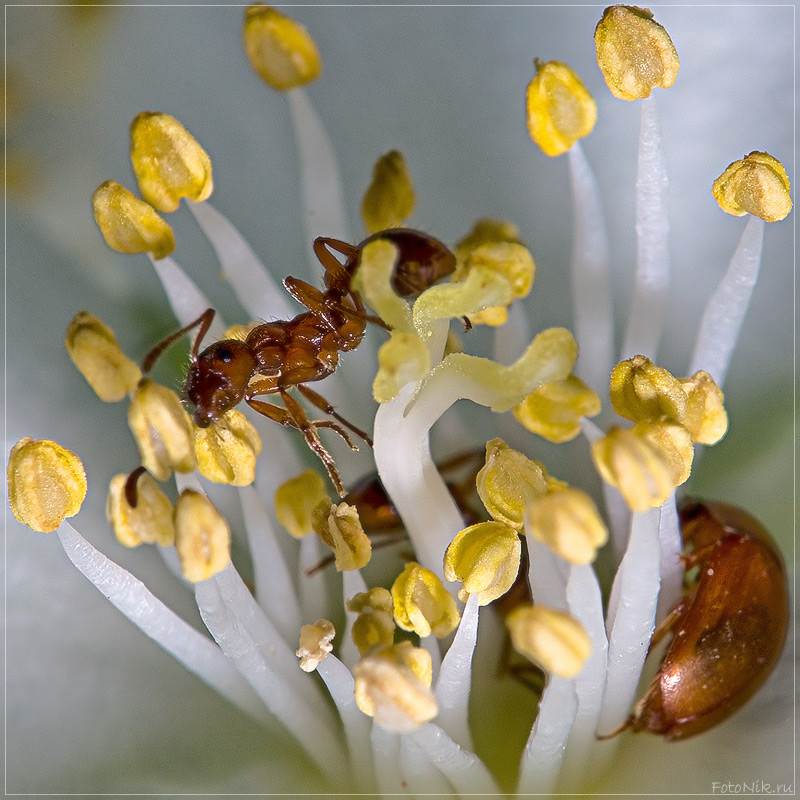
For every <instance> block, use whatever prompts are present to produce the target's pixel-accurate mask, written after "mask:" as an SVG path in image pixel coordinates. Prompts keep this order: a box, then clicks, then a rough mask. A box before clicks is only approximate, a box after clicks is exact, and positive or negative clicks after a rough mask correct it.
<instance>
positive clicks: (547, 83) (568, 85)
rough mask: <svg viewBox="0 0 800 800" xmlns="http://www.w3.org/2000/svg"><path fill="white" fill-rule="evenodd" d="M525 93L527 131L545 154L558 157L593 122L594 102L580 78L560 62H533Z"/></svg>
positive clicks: (587, 132)
mask: <svg viewBox="0 0 800 800" xmlns="http://www.w3.org/2000/svg"><path fill="white" fill-rule="evenodd" d="M535 64H536V75H535V76H534V78H533V80H532V81H531V82H530V83H529V84H528V91H527V94H526V103H527V106H526V107H527V118H528V133H529V134H530V136H531V139H533V141H534V142H536V144H538V145H539V147H540V148H541V149H542V151H543V152H544V153H545V155H548V156H560V155H561V154H562V153H566V152H567V150H569V149H570V148H571V147H572V145H573V144H575V142H576V141H578V139H582V138H583V137H584V136H588V135H589V134H590V133H591V132H592V129H593V128H594V125H595V122H597V104H596V103H595V102H594V98H593V97H592V95H591V94H590V93H589V90H588V89H587V88H586V87H585V86H584V85H583V82H582V81H581V79H580V78H579V77H578V76H577V74H576V73H575V71H574V70H573V69H572V67H570V66H569V65H568V64H564V63H562V62H561V61H548V62H547V63H544V62H543V61H540V60H539V59H538V58H537V59H536V61H535Z"/></svg>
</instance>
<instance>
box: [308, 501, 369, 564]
mask: <svg viewBox="0 0 800 800" xmlns="http://www.w3.org/2000/svg"><path fill="white" fill-rule="evenodd" d="M311 524H312V526H313V528H314V533H316V534H317V536H319V538H320V541H321V542H322V543H323V544H324V545H325V546H326V547H329V548H330V549H331V550H333V554H334V556H335V557H336V561H335V566H336V569H337V570H338V571H339V572H349V571H350V570H354V569H361V568H362V567H365V566H366V565H367V564H368V563H369V560H370V558H371V557H372V542H370V540H369V537H368V536H367V534H366V533H364V529H363V528H362V527H361V521H360V520H359V518H358V511H357V510H356V508H355V506H350V505H348V504H347V503H339V505H336V504H334V503H331V502H330V500H328V501H327V502H325V501H323V502H321V503H320V504H319V505H318V506H317V507H316V508H315V509H314V510H313V512H312V514H311Z"/></svg>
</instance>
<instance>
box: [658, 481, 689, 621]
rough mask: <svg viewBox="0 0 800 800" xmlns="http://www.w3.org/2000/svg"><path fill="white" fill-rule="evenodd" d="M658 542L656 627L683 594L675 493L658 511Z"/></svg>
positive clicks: (679, 531) (678, 523) (681, 539)
mask: <svg viewBox="0 0 800 800" xmlns="http://www.w3.org/2000/svg"><path fill="white" fill-rule="evenodd" d="M659 511H660V513H659V518H658V541H659V546H660V549H661V591H660V592H659V593H658V608H657V610H656V625H658V623H659V622H661V620H662V619H664V617H666V616H667V612H668V611H669V610H670V609H671V608H672V606H674V605H675V603H676V602H677V601H678V599H679V598H680V596H681V594H682V593H683V563H682V562H681V552H682V551H683V538H682V537H681V525H680V520H679V519H678V507H677V505H676V504H675V492H673V493H672V494H671V495H670V496H669V499H668V500H667V502H666V503H664V505H663V506H661V508H660V509H659Z"/></svg>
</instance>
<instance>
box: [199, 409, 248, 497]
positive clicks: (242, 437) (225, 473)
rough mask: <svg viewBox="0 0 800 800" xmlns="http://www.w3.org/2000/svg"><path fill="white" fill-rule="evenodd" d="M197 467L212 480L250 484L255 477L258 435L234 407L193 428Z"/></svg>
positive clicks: (204, 475) (236, 484)
mask: <svg viewBox="0 0 800 800" xmlns="http://www.w3.org/2000/svg"><path fill="white" fill-rule="evenodd" d="M193 430H194V451H195V455H196V456H197V469H198V470H200V473H201V474H202V475H203V477H205V478H208V479H209V480H210V481H213V482H214V483H227V484H230V485H231V486H249V485H250V484H251V483H252V482H253V480H254V479H255V477H256V458H257V457H258V454H259V453H260V452H261V438H260V437H259V435H258V432H257V431H256V429H255V427H254V426H253V425H252V424H251V423H250V422H249V421H248V419H247V417H245V415H244V414H242V412H241V411H237V410H236V409H235V408H234V409H231V410H230V411H228V412H227V413H226V414H225V415H224V416H222V417H220V419H219V420H217V422H215V423H213V424H212V425H209V426H208V427H207V428H197V427H195V428H194V429H193Z"/></svg>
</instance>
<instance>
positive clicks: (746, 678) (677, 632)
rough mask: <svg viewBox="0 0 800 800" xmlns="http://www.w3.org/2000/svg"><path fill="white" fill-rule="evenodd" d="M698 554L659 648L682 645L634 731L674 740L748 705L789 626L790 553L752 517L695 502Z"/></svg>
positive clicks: (689, 527)
mask: <svg viewBox="0 0 800 800" xmlns="http://www.w3.org/2000/svg"><path fill="white" fill-rule="evenodd" d="M680 516H681V528H682V531H683V538H684V541H685V542H686V543H687V544H690V545H692V547H693V548H694V549H693V550H692V552H691V553H690V554H689V555H687V556H684V559H683V560H684V566H685V567H686V568H687V569H691V568H692V567H695V566H697V567H699V568H700V571H699V574H698V576H697V578H696V580H695V581H694V583H693V584H692V585H691V586H689V588H688V589H687V590H686V592H685V593H684V596H683V597H682V598H681V599H680V600H679V601H678V602H677V603H676V605H675V606H674V607H673V608H672V610H671V611H670V613H669V614H668V615H667V617H666V618H665V619H664V621H663V622H662V623H661V624H660V625H659V626H658V628H656V631H655V633H654V634H653V638H652V641H651V647H652V646H653V645H654V644H656V643H658V641H660V640H661V639H662V638H663V637H664V636H665V635H666V634H667V633H672V634H673V639H672V641H671V642H670V644H669V646H668V647H667V650H666V653H665V654H664V657H663V659H662V661H661V666H660V668H659V671H658V674H657V675H656V676H655V678H653V680H652V682H651V683H650V685H649V686H648V688H647V691H646V692H645V694H644V696H643V697H642V699H641V700H639V702H638V703H637V704H636V708H635V709H634V711H633V714H632V715H631V716H630V718H629V719H628V720H627V721H626V722H625V724H624V725H623V726H622V727H621V728H620V729H618V730H617V731H614V733H612V734H610V735H609V736H604V737H601V738H604V739H605V738H609V737H610V736H614V735H616V734H617V733H620V732H622V731H623V730H626V729H628V728H630V729H632V730H634V731H642V730H646V731H650V732H651V733H656V734H661V735H662V736H665V737H666V738H667V739H668V740H670V741H673V740H677V739H686V738H688V737H690V736H694V735H696V734H698V733H702V732H704V731H707V730H708V729H709V728H712V727H714V726H715V725H717V724H718V723H720V722H722V721H723V720H724V719H726V718H727V717H729V716H730V715H731V714H733V713H734V711H737V710H738V709H739V708H741V707H742V706H743V705H744V704H745V703H746V702H747V701H748V700H749V699H750V697H751V696H752V695H753V694H754V693H755V692H756V690H757V689H758V688H759V687H760V686H761V685H762V684H763V683H764V681H765V680H766V679H767V678H768V677H769V675H770V673H771V672H772V669H773V668H774V666H775V664H776V662H777V660H778V657H779V656H780V653H781V650H782V649H783V643H784V641H785V639H786V632H787V628H788V625H789V590H788V586H787V580H786V569H785V567H784V564H783V559H782V558H781V555H780V552H779V551H778V548H777V547H776V545H775V543H774V542H773V540H772V538H771V537H770V536H769V534H768V533H767V532H766V531H765V530H764V528H763V527H762V526H761V525H760V524H759V523H758V522H757V521H756V520H755V519H753V517H751V516H750V515H749V514H747V513H745V512H744V511H742V510H741V509H739V508H736V507H735V506H731V505H728V504H727V503H699V502H690V503H688V504H686V505H684V506H683V507H682V508H681V511H680Z"/></svg>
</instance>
